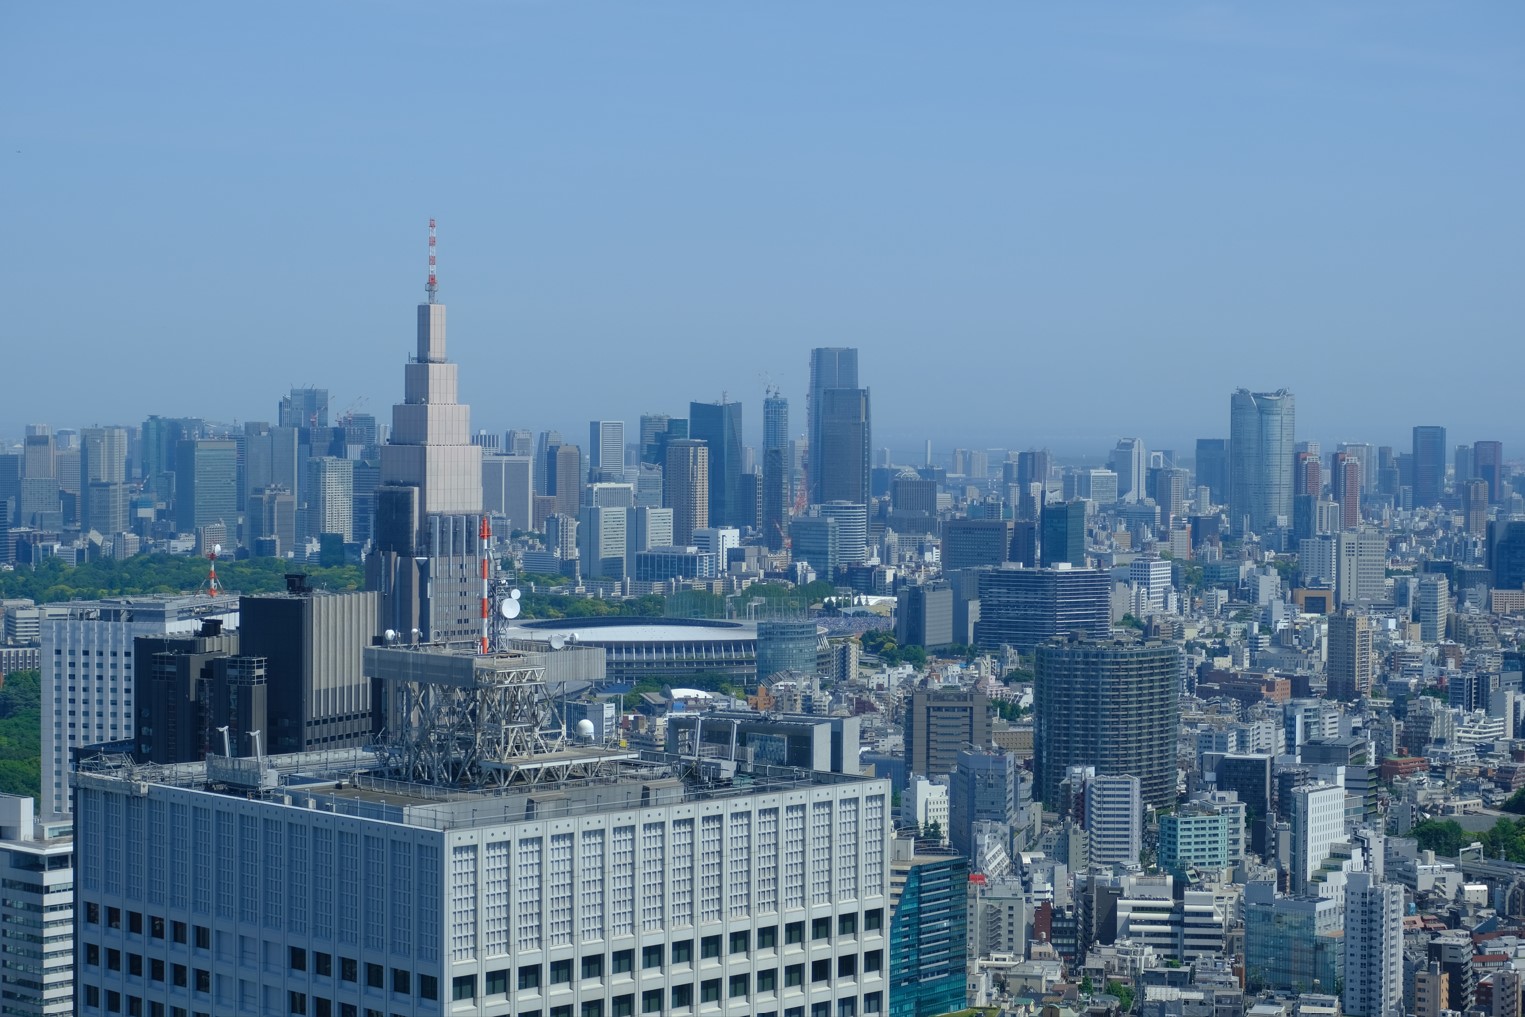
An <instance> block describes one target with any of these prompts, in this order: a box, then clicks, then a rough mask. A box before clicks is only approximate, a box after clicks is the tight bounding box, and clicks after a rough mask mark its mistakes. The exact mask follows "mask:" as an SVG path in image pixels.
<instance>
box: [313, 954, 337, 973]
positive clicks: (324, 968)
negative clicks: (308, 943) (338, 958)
mask: <svg viewBox="0 0 1525 1017" xmlns="http://www.w3.org/2000/svg"><path fill="white" fill-rule="evenodd" d="M312 973H313V974H315V975H322V976H323V977H324V978H332V977H333V976H334V955H333V954H331V953H318V952H317V951H314V952H313V955H312Z"/></svg>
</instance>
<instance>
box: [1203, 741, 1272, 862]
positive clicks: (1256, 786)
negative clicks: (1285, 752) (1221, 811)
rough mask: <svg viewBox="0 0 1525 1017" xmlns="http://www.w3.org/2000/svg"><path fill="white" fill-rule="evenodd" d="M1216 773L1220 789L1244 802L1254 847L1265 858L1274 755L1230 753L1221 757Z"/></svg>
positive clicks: (1251, 842) (1245, 816) (1246, 823)
mask: <svg viewBox="0 0 1525 1017" xmlns="http://www.w3.org/2000/svg"><path fill="white" fill-rule="evenodd" d="M1215 775H1216V777H1217V783H1216V785H1215V786H1216V787H1217V788H1218V790H1220V791H1232V792H1234V793H1235V794H1236V795H1238V796H1239V800H1240V801H1241V802H1243V803H1244V822H1245V826H1246V827H1247V828H1248V830H1249V837H1250V845H1249V846H1250V850H1252V851H1254V852H1255V853H1256V854H1258V855H1260V856H1261V857H1265V856H1266V855H1267V849H1266V844H1267V841H1268V839H1269V837H1268V833H1269V831H1268V829H1267V826H1266V822H1267V818H1268V817H1269V816H1270V814H1271V756H1269V755H1267V754H1255V753H1245V754H1236V753H1230V754H1228V755H1226V756H1224V757H1223V758H1222V759H1220V760H1218V764H1217V769H1216V771H1215Z"/></svg>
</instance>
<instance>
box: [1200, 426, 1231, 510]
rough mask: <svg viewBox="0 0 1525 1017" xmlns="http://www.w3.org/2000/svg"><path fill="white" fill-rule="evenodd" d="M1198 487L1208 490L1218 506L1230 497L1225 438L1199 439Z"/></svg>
mask: <svg viewBox="0 0 1525 1017" xmlns="http://www.w3.org/2000/svg"><path fill="white" fill-rule="evenodd" d="M1197 486H1198V487H1205V488H1207V490H1208V493H1209V494H1210V495H1211V497H1212V499H1213V502H1214V503H1216V504H1218V505H1222V504H1223V502H1224V499H1226V498H1227V497H1228V442H1227V441H1226V440H1224V439H1223V438H1198V439H1197ZM1198 508H1201V506H1198Z"/></svg>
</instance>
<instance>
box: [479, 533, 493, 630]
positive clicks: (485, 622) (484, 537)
mask: <svg viewBox="0 0 1525 1017" xmlns="http://www.w3.org/2000/svg"><path fill="white" fill-rule="evenodd" d="M477 536H478V537H480V538H481V541H482V655H483V656H484V657H485V656H486V655H487V636H488V629H489V628H490V627H491V625H492V619H491V617H490V614H489V611H488V590H487V583H488V580H487V557H488V555H489V554H490V553H491V550H490V541H491V540H492V524H491V523H490V522H489V521H488V518H487V516H486V514H483V516H482V528H481V530H480V531H478V534H477Z"/></svg>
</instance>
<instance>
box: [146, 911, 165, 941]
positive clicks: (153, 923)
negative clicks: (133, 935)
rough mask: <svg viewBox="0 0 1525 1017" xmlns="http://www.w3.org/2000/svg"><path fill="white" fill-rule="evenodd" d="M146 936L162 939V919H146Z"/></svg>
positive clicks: (156, 916) (156, 917)
mask: <svg viewBox="0 0 1525 1017" xmlns="http://www.w3.org/2000/svg"><path fill="white" fill-rule="evenodd" d="M148 934H149V935H150V936H152V937H153V938H154V939H163V938H164V919H163V918H161V917H160V916H158V915H153V916H152V917H150V918H149V919H148Z"/></svg>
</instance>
